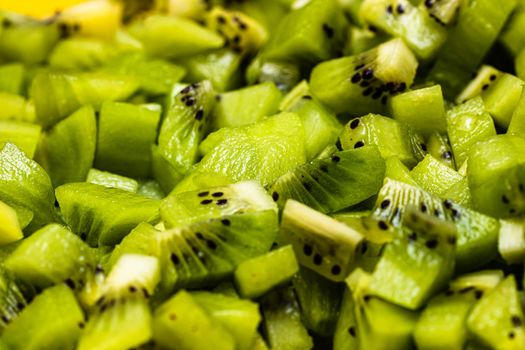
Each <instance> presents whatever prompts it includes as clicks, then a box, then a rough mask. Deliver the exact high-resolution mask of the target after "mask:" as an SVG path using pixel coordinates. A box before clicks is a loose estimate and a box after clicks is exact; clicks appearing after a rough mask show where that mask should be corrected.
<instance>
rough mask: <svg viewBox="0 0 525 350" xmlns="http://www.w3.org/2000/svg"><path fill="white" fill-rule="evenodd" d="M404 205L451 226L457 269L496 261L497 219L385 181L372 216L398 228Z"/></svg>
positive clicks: (413, 188) (399, 183) (405, 186)
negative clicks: (453, 234) (454, 236)
mask: <svg viewBox="0 0 525 350" xmlns="http://www.w3.org/2000/svg"><path fill="white" fill-rule="evenodd" d="M408 206H414V207H417V208H419V209H420V211H421V212H423V213H429V214H432V215H435V216H436V218H440V219H443V220H447V221H449V222H452V223H454V224H455V226H456V228H457V248H456V268H457V269H458V270H460V271H464V270H467V269H468V270H472V269H474V268H475V267H478V266H481V265H483V264H485V263H488V262H489V261H491V260H492V259H494V258H496V256H497V240H498V232H499V227H500V224H499V221H498V220H496V219H494V218H492V217H489V216H486V215H483V214H481V213H478V212H475V211H473V210H471V209H467V208H465V207H461V206H459V205H457V204H455V203H453V202H452V201H450V200H441V199H439V198H437V197H435V196H432V195H430V194H428V193H426V192H425V191H423V190H421V189H418V188H415V187H413V186H410V185H408V184H404V183H401V182H398V181H394V180H391V179H387V180H386V182H385V185H384V186H383V188H382V189H381V191H380V192H379V194H378V197H377V201H376V206H375V210H374V212H373V216H374V217H375V218H377V219H378V220H383V221H385V222H386V223H391V224H392V225H394V226H401V225H403V217H404V216H403V212H404V211H405V210H406V208H407V207H408Z"/></svg>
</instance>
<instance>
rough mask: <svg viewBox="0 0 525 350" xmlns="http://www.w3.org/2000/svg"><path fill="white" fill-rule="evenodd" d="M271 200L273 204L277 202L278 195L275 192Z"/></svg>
mask: <svg viewBox="0 0 525 350" xmlns="http://www.w3.org/2000/svg"><path fill="white" fill-rule="evenodd" d="M272 199H273V201H274V202H277V201H278V200H279V193H277V192H274V193H272Z"/></svg>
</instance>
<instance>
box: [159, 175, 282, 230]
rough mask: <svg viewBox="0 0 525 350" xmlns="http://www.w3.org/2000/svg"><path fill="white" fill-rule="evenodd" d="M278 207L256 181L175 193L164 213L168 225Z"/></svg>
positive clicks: (178, 224) (162, 209)
mask: <svg viewBox="0 0 525 350" xmlns="http://www.w3.org/2000/svg"><path fill="white" fill-rule="evenodd" d="M261 210H274V211H275V212H277V206H276V205H275V203H274V202H273V200H272V198H271V197H270V196H269V195H268V194H267V193H266V191H265V190H264V188H263V187H262V186H261V185H259V184H258V183H256V182H255V181H245V182H239V183H237V184H233V185H228V186H223V187H212V188H208V189H203V190H198V191H190V192H183V193H174V194H171V195H169V196H168V197H166V198H165V199H164V200H163V201H162V203H161V206H160V215H161V217H162V220H163V221H164V226H165V227H167V228H171V227H178V226H184V225H187V224H191V223H193V222H199V221H205V220H208V219H212V218H220V217H222V216H224V215H234V214H242V213H250V212H252V213H253V212H256V211H261Z"/></svg>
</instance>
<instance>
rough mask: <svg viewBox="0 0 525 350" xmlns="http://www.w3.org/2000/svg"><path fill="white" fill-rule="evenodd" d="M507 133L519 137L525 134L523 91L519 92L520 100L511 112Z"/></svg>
mask: <svg viewBox="0 0 525 350" xmlns="http://www.w3.org/2000/svg"><path fill="white" fill-rule="evenodd" d="M507 134H510V135H516V136H521V137H523V136H524V135H525V91H522V92H521V96H520V101H519V102H518V105H517V106H516V109H515V110H514V112H513V113H512V118H511V120H510V124H509V128H508V129H507Z"/></svg>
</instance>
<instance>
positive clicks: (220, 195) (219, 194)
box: [211, 192, 224, 198]
mask: <svg viewBox="0 0 525 350" xmlns="http://www.w3.org/2000/svg"><path fill="white" fill-rule="evenodd" d="M211 196H212V197H215V198H218V197H222V196H224V193H223V192H214V193H212V195H211Z"/></svg>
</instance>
